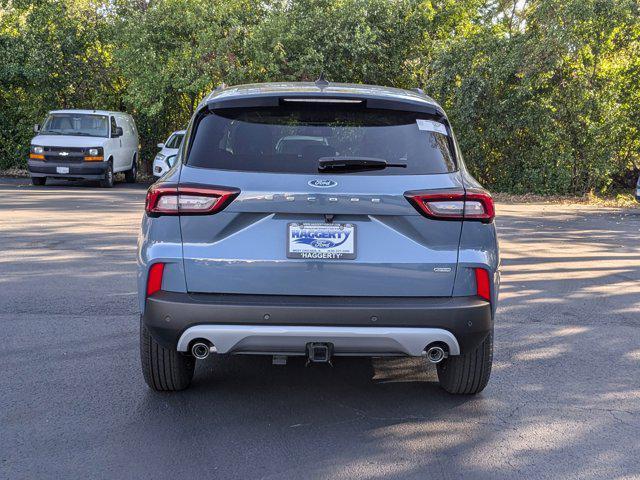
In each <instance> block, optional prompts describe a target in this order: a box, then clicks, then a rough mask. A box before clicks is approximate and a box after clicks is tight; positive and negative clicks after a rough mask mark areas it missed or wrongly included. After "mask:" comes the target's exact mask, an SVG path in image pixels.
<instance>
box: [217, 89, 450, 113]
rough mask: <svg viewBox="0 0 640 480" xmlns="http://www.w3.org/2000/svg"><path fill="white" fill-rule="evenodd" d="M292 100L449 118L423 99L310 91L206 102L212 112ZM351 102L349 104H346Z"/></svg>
mask: <svg viewBox="0 0 640 480" xmlns="http://www.w3.org/2000/svg"><path fill="white" fill-rule="evenodd" d="M287 100H289V101H300V102H304V101H305V100H307V101H309V102H310V103H311V102H322V103H331V100H335V103H362V104H363V106H364V107H365V108H374V109H380V110H399V111H405V112H418V113H425V114H427V115H433V116H436V117H445V113H444V110H442V108H440V107H439V106H437V105H434V104H432V103H427V102H422V101H420V100H415V101H413V100H412V99H402V98H397V99H396V98H388V97H387V98H385V97H377V96H372V97H367V96H362V95H357V96H354V95H349V94H346V93H344V94H340V93H333V92H332V93H330V94H329V93H324V94H323V93H321V94H318V93H315V92H314V93H307V92H290V93H284V92H278V93H277V94H262V95H243V96H239V97H235V98H234V97H226V98H225V96H219V97H218V96H216V97H213V98H211V99H209V100H208V101H206V106H207V108H208V109H209V110H219V109H225V108H255V107H278V106H280V105H282V104H283V103H286V102H287ZM346 101H349V102H346Z"/></svg>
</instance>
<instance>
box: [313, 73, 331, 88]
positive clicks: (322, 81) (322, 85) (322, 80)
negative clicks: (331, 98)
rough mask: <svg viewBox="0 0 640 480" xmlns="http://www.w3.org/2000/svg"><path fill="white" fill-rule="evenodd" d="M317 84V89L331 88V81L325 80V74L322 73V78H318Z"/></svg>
mask: <svg viewBox="0 0 640 480" xmlns="http://www.w3.org/2000/svg"><path fill="white" fill-rule="evenodd" d="M315 83H316V87H318V88H325V87H328V86H329V81H328V80H327V79H326V78H324V72H320V76H319V77H318V79H317V80H316V82H315Z"/></svg>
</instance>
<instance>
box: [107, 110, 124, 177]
mask: <svg viewBox="0 0 640 480" xmlns="http://www.w3.org/2000/svg"><path fill="white" fill-rule="evenodd" d="M109 120H110V129H109V130H110V137H111V138H110V140H109V146H110V148H109V150H110V154H111V156H112V157H113V171H114V172H121V171H122V170H124V155H123V151H122V136H118V135H117V133H116V132H117V128H118V127H119V126H120V125H118V123H117V122H116V117H115V116H113V115H111V116H110V117H109Z"/></svg>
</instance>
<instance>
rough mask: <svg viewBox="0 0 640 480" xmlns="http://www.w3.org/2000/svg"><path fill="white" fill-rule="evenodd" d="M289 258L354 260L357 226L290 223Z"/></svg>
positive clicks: (288, 226)
mask: <svg viewBox="0 0 640 480" xmlns="http://www.w3.org/2000/svg"><path fill="white" fill-rule="evenodd" d="M287 258H308V259H322V260H353V259H354V258H356V226H355V225H353V224H350V223H290V224H288V225H287Z"/></svg>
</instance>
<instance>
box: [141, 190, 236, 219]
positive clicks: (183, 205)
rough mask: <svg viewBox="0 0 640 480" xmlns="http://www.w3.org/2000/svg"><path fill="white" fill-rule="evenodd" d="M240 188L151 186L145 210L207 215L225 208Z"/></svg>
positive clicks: (159, 213)
mask: <svg viewBox="0 0 640 480" xmlns="http://www.w3.org/2000/svg"><path fill="white" fill-rule="evenodd" d="M239 193H240V190H238V189H237V188H227V187H198V186H188V185H185V186H183V185H180V186H175V185H173V186H157V187H156V186H153V185H152V186H151V188H149V191H147V201H146V204H145V211H146V212H147V214H148V215H150V216H159V215H207V214H213V213H217V212H219V211H220V210H222V209H223V208H225V207H226V206H227V205H228V204H229V203H231V202H232V201H233V199H234V198H236V197H237V196H238V194H239Z"/></svg>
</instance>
